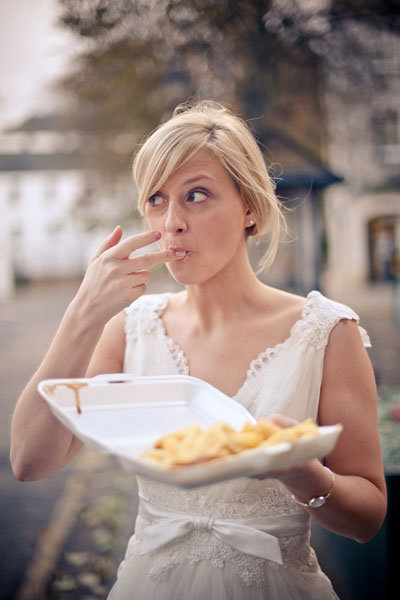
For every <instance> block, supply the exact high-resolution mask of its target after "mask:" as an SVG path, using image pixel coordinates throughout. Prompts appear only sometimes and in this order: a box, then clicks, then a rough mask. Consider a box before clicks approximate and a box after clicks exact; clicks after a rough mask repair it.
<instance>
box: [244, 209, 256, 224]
mask: <svg viewBox="0 0 400 600" xmlns="http://www.w3.org/2000/svg"><path fill="white" fill-rule="evenodd" d="M255 224H256V220H255V218H254V216H253V214H252V212H251V210H250V209H249V208H248V209H247V212H246V221H245V226H246V228H247V227H253V225H255Z"/></svg>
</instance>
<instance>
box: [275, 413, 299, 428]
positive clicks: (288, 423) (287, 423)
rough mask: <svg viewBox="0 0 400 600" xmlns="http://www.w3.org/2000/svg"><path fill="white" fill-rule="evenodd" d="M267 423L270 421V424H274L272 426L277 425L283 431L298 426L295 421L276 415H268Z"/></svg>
mask: <svg viewBox="0 0 400 600" xmlns="http://www.w3.org/2000/svg"><path fill="white" fill-rule="evenodd" d="M268 421H271V422H272V423H274V425H277V426H278V427H282V428H284V429H286V428H287V427H292V426H293V425H297V424H298V421H296V420H295V419H292V418H291V417H286V416H284V415H278V414H276V413H271V414H269V415H268Z"/></svg>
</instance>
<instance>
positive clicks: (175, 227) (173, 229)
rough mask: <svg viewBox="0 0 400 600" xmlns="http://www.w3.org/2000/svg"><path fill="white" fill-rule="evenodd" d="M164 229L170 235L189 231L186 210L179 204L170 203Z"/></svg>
mask: <svg viewBox="0 0 400 600" xmlns="http://www.w3.org/2000/svg"><path fill="white" fill-rule="evenodd" d="M164 227H165V231H166V232H168V233H181V232H183V231H186V230H187V223H186V218H185V215H184V209H183V207H182V206H180V204H178V203H177V202H173V201H170V202H169V204H168V210H167V214H166V219H165V224H164Z"/></svg>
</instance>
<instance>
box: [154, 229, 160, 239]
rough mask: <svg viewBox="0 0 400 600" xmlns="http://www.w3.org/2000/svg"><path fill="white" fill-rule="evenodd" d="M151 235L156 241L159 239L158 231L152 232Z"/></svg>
mask: <svg viewBox="0 0 400 600" xmlns="http://www.w3.org/2000/svg"><path fill="white" fill-rule="evenodd" d="M153 235H154V237H155V238H156V240H159V239H160V237H161V233H160V232H159V231H153Z"/></svg>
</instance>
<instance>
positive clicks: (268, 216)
mask: <svg viewBox="0 0 400 600" xmlns="http://www.w3.org/2000/svg"><path fill="white" fill-rule="evenodd" d="M199 151H208V152H211V153H212V154H213V155H214V156H215V157H216V158H217V159H218V160H219V161H220V163H221V164H222V166H223V167H224V168H225V169H226V171H227V172H228V173H229V175H230V176H231V178H232V179H233V181H234V183H235V184H236V186H237V188H238V190H239V192H240V194H241V196H242V199H243V202H244V204H245V206H247V207H248V208H249V209H250V211H251V213H252V216H253V218H254V220H255V224H254V225H253V226H252V227H248V228H246V232H247V235H248V237H250V236H262V235H264V234H267V233H268V234H269V243H268V246H267V248H266V251H265V253H264V255H263V257H262V259H261V260H260V269H261V270H262V269H265V268H266V267H268V266H269V265H270V264H271V263H272V262H273V260H274V258H275V255H276V252H277V249H278V244H279V239H280V233H281V228H282V226H283V225H284V217H283V214H282V208H281V204H280V202H279V200H278V198H277V196H276V194H275V186H274V183H273V181H272V180H271V177H270V176H269V174H268V170H267V167H266V164H265V161H264V157H263V155H262V153H261V150H260V148H259V147H258V144H257V142H256V140H255V138H254V136H253V134H252V133H251V131H250V129H249V127H248V126H247V124H246V123H245V122H244V121H243V120H242V119H241V118H240V117H238V116H236V115H235V114H233V113H232V112H231V111H230V110H228V109H227V108H226V107H224V106H222V105H221V104H218V103H216V102H210V101H200V102H197V103H196V104H194V105H186V104H184V105H180V106H178V107H177V108H176V109H175V111H174V114H173V116H172V117H171V118H170V119H169V120H168V121H166V122H165V123H163V124H161V125H160V126H159V127H158V128H157V129H156V130H155V131H154V132H153V133H151V134H150V135H149V136H148V138H147V139H146V140H145V142H144V143H143V145H142V146H141V147H140V149H139V151H138V152H137V154H136V156H135V158H134V161H133V177H134V180H135V183H136V185H137V188H138V208H139V211H140V213H141V214H142V215H143V214H144V208H145V203H146V200H147V199H148V198H150V196H152V195H153V194H154V193H155V192H156V191H157V190H159V189H160V188H161V187H162V185H163V184H164V183H165V181H166V180H167V179H168V177H169V176H170V175H171V174H172V173H173V172H174V171H176V170H177V169H178V168H180V167H181V166H182V165H184V164H185V162H187V161H188V160H190V159H191V158H192V157H193V156H194V155H195V154H196V153H197V152H199Z"/></svg>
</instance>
